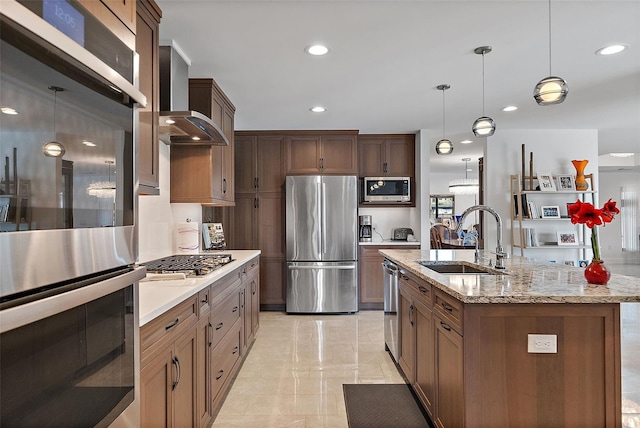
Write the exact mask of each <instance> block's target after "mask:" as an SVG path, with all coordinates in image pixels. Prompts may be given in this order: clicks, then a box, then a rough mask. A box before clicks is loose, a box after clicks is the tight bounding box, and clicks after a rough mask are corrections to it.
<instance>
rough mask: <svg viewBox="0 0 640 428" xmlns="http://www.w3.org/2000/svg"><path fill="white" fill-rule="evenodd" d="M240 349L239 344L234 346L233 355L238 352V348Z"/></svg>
mask: <svg viewBox="0 0 640 428" xmlns="http://www.w3.org/2000/svg"><path fill="white" fill-rule="evenodd" d="M239 349H240V348H238V347H237V346H236V347H235V348H233V352H232V354H233V355H236V354H237V353H238V350H239Z"/></svg>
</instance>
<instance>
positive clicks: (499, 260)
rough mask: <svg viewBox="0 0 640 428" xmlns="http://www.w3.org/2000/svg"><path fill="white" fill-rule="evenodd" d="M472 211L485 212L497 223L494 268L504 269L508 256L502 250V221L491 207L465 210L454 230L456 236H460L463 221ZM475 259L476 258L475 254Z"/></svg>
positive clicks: (485, 206) (475, 207)
mask: <svg viewBox="0 0 640 428" xmlns="http://www.w3.org/2000/svg"><path fill="white" fill-rule="evenodd" d="M472 211H486V212H488V213H489V214H491V215H492V216H494V217H495V219H496V221H497V222H498V236H497V246H496V264H495V268H496V269H504V259H505V257H507V256H508V254H507V253H505V251H504V250H503V248H502V219H501V218H500V215H499V214H498V213H497V212H496V211H495V210H494V209H493V208H491V207H489V206H487V205H473V206H471V207H469V208H467V209H466V210H464V212H463V213H462V215H461V216H460V221H459V222H458V227H457V229H456V232H457V233H458V235H459V234H460V232H461V231H462V224H463V223H464V219H465V218H466V217H467V215H469V213H470V212H472ZM476 242H477V240H476ZM476 248H477V247H476ZM476 257H477V253H476Z"/></svg>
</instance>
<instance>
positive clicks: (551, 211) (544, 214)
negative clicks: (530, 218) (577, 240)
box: [540, 205, 560, 218]
mask: <svg viewBox="0 0 640 428" xmlns="http://www.w3.org/2000/svg"><path fill="white" fill-rule="evenodd" d="M540 218H560V207H559V206H557V205H542V206H541V207H540Z"/></svg>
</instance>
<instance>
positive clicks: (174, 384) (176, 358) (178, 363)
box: [171, 357, 180, 391]
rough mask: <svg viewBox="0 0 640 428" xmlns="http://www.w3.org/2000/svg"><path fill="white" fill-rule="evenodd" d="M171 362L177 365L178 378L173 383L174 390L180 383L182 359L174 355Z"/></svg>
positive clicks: (172, 388)
mask: <svg viewBox="0 0 640 428" xmlns="http://www.w3.org/2000/svg"><path fill="white" fill-rule="evenodd" d="M171 363H172V364H173V365H174V366H175V367H176V380H175V381H173V383H172V384H171V390H172V391H173V390H174V389H176V387H177V386H178V384H179V383H180V360H178V357H173V358H172V359H171Z"/></svg>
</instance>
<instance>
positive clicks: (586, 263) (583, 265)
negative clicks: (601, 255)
mask: <svg viewBox="0 0 640 428" xmlns="http://www.w3.org/2000/svg"><path fill="white" fill-rule="evenodd" d="M578 266H579V267H581V268H586V267H587V266H589V261H588V260H578Z"/></svg>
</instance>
